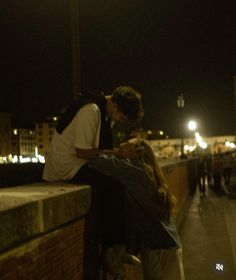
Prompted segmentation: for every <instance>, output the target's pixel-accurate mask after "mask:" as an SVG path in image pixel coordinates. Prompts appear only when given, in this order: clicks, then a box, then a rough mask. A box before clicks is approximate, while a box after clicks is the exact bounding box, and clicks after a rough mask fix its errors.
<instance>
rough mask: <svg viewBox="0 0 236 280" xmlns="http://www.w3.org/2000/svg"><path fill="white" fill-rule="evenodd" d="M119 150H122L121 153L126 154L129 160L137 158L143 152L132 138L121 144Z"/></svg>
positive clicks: (136, 140)
mask: <svg viewBox="0 0 236 280" xmlns="http://www.w3.org/2000/svg"><path fill="white" fill-rule="evenodd" d="M120 149H121V150H122V153H124V154H127V155H128V156H127V157H129V158H137V157H139V156H140V154H141V152H142V151H143V148H142V147H141V146H140V144H139V142H138V139H137V138H132V139H130V140H128V141H127V142H124V143H121V144H120Z"/></svg>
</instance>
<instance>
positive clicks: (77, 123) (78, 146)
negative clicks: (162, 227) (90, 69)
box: [43, 86, 143, 280]
mask: <svg viewBox="0 0 236 280" xmlns="http://www.w3.org/2000/svg"><path fill="white" fill-rule="evenodd" d="M142 115H143V109H142V102H141V95H140V93H138V92H137V91H136V90H134V89H133V88H132V87H129V86H119V87H117V88H116V89H115V90H114V91H113V93H112V94H111V95H108V96H104V95H103V94H86V95H84V96H79V97H78V100H76V101H75V102H74V103H73V104H72V105H71V106H69V108H68V109H67V110H66V111H65V112H64V114H63V115H62V118H61V120H60V121H59V123H58V126H57V128H56V131H55V133H54V135H53V137H52V141H51V143H50V148H49V152H48V155H47V157H46V163H45V168H44V172H43V179H44V180H46V181H50V182H53V181H68V182H73V183H78V184H80V183H81V184H82V183H84V184H89V185H91V186H92V201H91V209H92V211H90V213H89V214H88V218H87V224H86V227H87V228H86V229H85V232H86V233H87V235H85V247H86V249H85V268H84V279H86V280H90V279H93V280H94V279H97V277H98V276H97V275H98V274H99V267H97V269H95V268H93V269H91V266H93V264H95V263H98V262H99V261H98V259H96V258H97V256H92V255H93V252H92V250H91V251H90V250H89V249H90V248H91V247H92V246H93V247H96V241H97V240H96V236H95V235H94V234H93V233H94V232H95V231H96V230H97V228H96V225H95V223H96V221H97V220H98V221H99V222H98V224H99V227H98V228H99V236H100V237H101V239H102V242H103V247H104V248H108V247H111V246H113V245H114V244H117V243H123V242H125V240H124V239H125V234H124V214H123V211H124V205H123V203H124V201H123V200H124V197H123V195H124V189H123V185H122V184H121V183H120V182H118V181H117V180H115V179H113V178H111V177H108V176H105V175H103V174H101V173H99V172H97V171H96V170H94V169H91V168H89V167H88V165H87V161H88V159H90V158H91V157H93V156H94V155H95V154H97V153H98V152H100V151H102V152H103V153H104V154H107V155H109V154H113V155H116V156H118V157H132V156H135V154H136V153H138V152H139V151H138V150H136V148H135V147H133V146H131V147H130V148H129V149H126V150H124V149H120V148H113V140H112V129H111V122H113V123H114V122H128V121H135V120H137V119H140V118H141V117H142ZM93 209H95V210H93ZM97 255H98V254H97ZM92 259H93V261H92V262H93V264H92V263H91V260H92ZM89 266H90V267H89Z"/></svg>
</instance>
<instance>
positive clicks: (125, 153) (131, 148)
mask: <svg viewBox="0 0 236 280" xmlns="http://www.w3.org/2000/svg"><path fill="white" fill-rule="evenodd" d="M140 152H142V150H141V149H140V147H137V146H136V145H135V144H132V143H130V144H129V145H126V146H122V145H121V146H120V147H119V148H113V150H106V149H97V148H92V149H79V148H76V154H77V156H78V157H79V158H83V159H91V158H92V157H94V156H95V155H96V154H99V153H103V154H105V155H113V156H116V157H119V158H137V157H139V155H140Z"/></svg>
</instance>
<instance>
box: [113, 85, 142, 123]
mask: <svg viewBox="0 0 236 280" xmlns="http://www.w3.org/2000/svg"><path fill="white" fill-rule="evenodd" d="M111 100H112V102H115V103H116V104H117V106H118V108H119V109H120V111H121V112H122V113H123V114H124V115H125V116H126V117H127V118H128V119H129V120H130V121H135V120H139V119H141V118H142V117H143V107H142V98H141V94H140V93H139V92H137V91H136V90H135V89H133V88H132V87H130V86H119V87H117V88H116V89H115V90H114V91H113V92H112V96H111Z"/></svg>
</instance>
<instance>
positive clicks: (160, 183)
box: [136, 138, 176, 220]
mask: <svg viewBox="0 0 236 280" xmlns="http://www.w3.org/2000/svg"><path fill="white" fill-rule="evenodd" d="M136 139H137V140H136V141H137V144H138V145H139V146H141V147H142V149H143V151H142V153H141V156H140V158H139V160H140V162H141V164H142V165H143V167H144V170H145V172H146V174H147V176H148V177H149V179H150V180H151V181H152V182H153V184H154V187H155V193H154V195H153V201H154V202H155V203H156V204H157V205H158V208H159V213H158V214H159V216H160V218H166V219H168V220H169V219H170V217H171V216H172V217H174V216H175V214H176V198H175V197H174V196H173V195H172V194H171V192H170V190H169V187H168V185H167V182H166V180H165V177H164V174H163V172H162V171H161V169H160V167H159V164H158V162H157V158H156V155H155V153H154V151H153V149H152V147H151V146H150V144H149V143H148V142H147V141H146V140H144V139H140V138H136Z"/></svg>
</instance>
